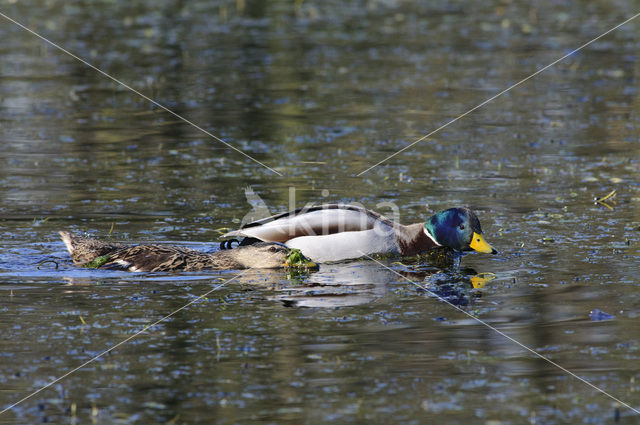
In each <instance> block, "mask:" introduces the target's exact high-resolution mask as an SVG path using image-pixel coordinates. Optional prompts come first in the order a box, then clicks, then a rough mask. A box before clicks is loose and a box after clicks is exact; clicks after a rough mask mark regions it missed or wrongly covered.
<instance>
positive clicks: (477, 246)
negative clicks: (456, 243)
mask: <svg viewBox="0 0 640 425" xmlns="http://www.w3.org/2000/svg"><path fill="white" fill-rule="evenodd" d="M469 247H470V248H471V249H473V250H476V251H478V252H483V253H485V254H497V253H498V251H496V250H495V249H494V248H493V247H492V246H491V245H489V244H488V243H487V242H486V241H485V240H484V238H483V237H482V235H479V234H477V233H476V232H473V239H471V243H470V244H469Z"/></svg>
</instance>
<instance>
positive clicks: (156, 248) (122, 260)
mask: <svg viewBox="0 0 640 425" xmlns="http://www.w3.org/2000/svg"><path fill="white" fill-rule="evenodd" d="M59 233H60V237H61V238H62V241H63V242H64V244H65V245H66V247H67V250H68V251H69V253H70V254H71V259H72V260H73V263H74V264H75V265H76V266H87V265H88V264H89V263H92V262H94V261H96V259H98V257H103V258H102V260H103V261H104V263H103V264H96V265H92V267H100V268H104V269H110V270H128V271H132V272H134V271H137V272H159V271H172V270H181V271H193V270H203V269H220V270H222V269H247V268H277V267H283V265H284V263H285V261H286V257H287V254H288V249H287V248H286V247H284V246H282V245H280V244H276V243H265V242H263V243H257V244H254V245H249V246H243V247H238V248H235V249H229V250H223V251H217V252H213V253H210V254H207V253H203V252H198V251H195V250H193V249H189V248H180V247H176V246H168V245H134V246H127V245H122V244H117V243H109V242H102V241H99V240H97V239H90V238H84V237H81V236H77V235H74V234H72V233H70V232H65V231H61V232H59ZM101 263H102V262H101Z"/></svg>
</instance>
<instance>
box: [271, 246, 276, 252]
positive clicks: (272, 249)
mask: <svg viewBox="0 0 640 425" xmlns="http://www.w3.org/2000/svg"><path fill="white" fill-rule="evenodd" d="M277 250H278V249H277V248H276V247H275V246H270V247H269V252H276V251H277Z"/></svg>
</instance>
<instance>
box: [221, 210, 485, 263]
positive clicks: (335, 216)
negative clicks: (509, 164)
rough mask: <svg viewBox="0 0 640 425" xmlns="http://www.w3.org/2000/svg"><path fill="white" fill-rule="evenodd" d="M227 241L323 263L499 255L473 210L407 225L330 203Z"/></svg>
mask: <svg viewBox="0 0 640 425" xmlns="http://www.w3.org/2000/svg"><path fill="white" fill-rule="evenodd" d="M224 237H244V238H245V239H244V240H243V241H242V242H241V244H240V245H248V244H251V243H254V242H257V241H264V242H280V243H284V244H285V245H286V246H288V247H289V248H297V249H299V250H300V251H302V253H303V254H304V255H305V256H307V257H309V258H310V259H311V260H313V261H317V262H326V261H340V260H347V259H352V258H359V257H362V256H364V255H372V254H384V253H388V254H399V255H405V256H406V255H416V254H419V253H422V252H425V251H429V250H431V249H434V248H437V247H448V248H451V249H453V250H456V251H469V250H476V251H478V252H485V253H492V254H496V253H497V251H496V250H495V249H493V248H492V247H491V245H489V244H488V243H487V242H485V240H484V238H483V237H482V228H481V227H480V220H478V217H477V216H476V215H475V214H474V213H473V211H471V210H470V209H468V208H451V209H448V210H444V211H440V212H438V213H436V214H435V215H433V216H432V217H430V218H429V219H428V220H427V221H426V222H425V223H416V224H411V225H409V226H403V225H401V224H398V223H395V222H393V221H391V220H389V219H387V218H386V217H383V216H382V215H380V214H378V213H376V212H374V211H370V210H367V209H365V208H361V207H358V206H354V205H344V204H328V205H320V206H316V207H310V208H301V209H298V210H295V211H291V212H287V213H283V214H278V215H275V216H273V217H269V218H264V219H262V220H258V221H254V222H253V223H249V224H246V225H244V226H242V227H241V228H240V229H239V230H235V231H233V232H229V233H227V234H225V235H224Z"/></svg>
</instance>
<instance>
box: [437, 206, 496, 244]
mask: <svg viewBox="0 0 640 425" xmlns="http://www.w3.org/2000/svg"><path fill="white" fill-rule="evenodd" d="M424 228H425V231H426V232H427V233H428V234H429V236H431V238H432V239H433V240H434V241H435V242H436V243H438V244H440V245H442V246H446V247H449V248H452V249H455V250H456V251H471V250H475V251H478V252H484V253H491V254H497V253H498V251H496V250H495V249H494V248H493V247H492V246H491V245H489V244H488V243H487V242H485V240H484V238H483V237H482V228H481V227H480V220H478V217H477V216H476V215H475V213H474V212H473V211H471V210H470V209H468V208H450V209H448V210H444V211H440V212H438V213H436V214H435V215H433V216H431V218H429V219H428V220H427V222H426V223H424Z"/></svg>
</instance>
